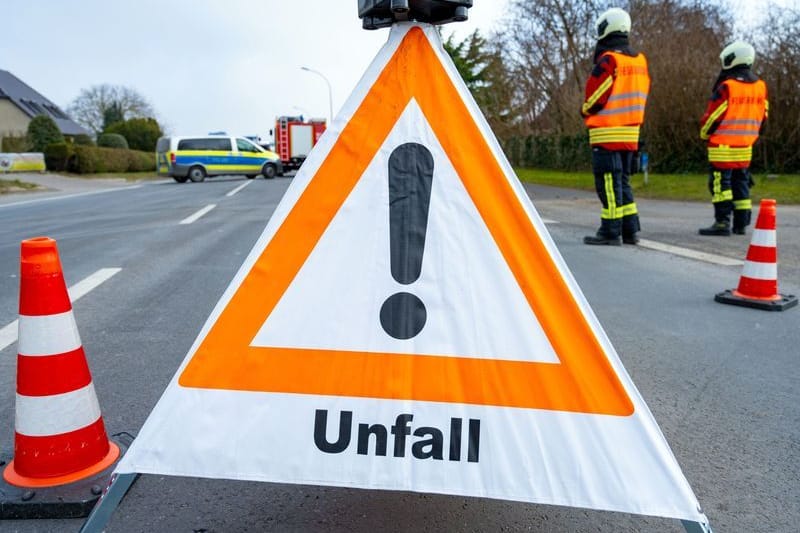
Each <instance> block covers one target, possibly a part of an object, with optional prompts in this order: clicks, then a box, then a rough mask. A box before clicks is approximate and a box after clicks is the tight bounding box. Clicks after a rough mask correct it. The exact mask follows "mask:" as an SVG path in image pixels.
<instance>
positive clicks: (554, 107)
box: [499, 0, 600, 134]
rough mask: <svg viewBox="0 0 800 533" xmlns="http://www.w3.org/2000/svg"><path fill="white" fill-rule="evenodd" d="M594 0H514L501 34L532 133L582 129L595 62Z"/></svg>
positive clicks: (575, 131) (596, 3) (596, 11)
mask: <svg viewBox="0 0 800 533" xmlns="http://www.w3.org/2000/svg"><path fill="white" fill-rule="evenodd" d="M599 8H600V2H597V1H595V0H540V1H537V2H529V1H526V0H511V2H510V3H509V7H508V10H509V14H510V16H509V17H508V18H507V19H506V22H505V26H504V27H503V28H502V31H501V33H500V34H499V37H500V39H502V41H503V49H504V50H505V53H506V55H507V58H508V59H507V60H508V64H509V68H510V70H511V73H512V77H513V79H514V80H515V85H516V93H517V104H518V105H517V109H518V110H519V112H520V113H521V114H522V119H523V121H524V122H525V123H526V124H527V125H528V132H530V133H545V132H557V133H561V134H566V133H577V132H579V131H581V130H582V127H583V126H582V121H581V118H580V114H579V113H578V110H579V109H580V103H581V100H582V95H583V84H584V82H585V80H586V75H587V73H588V71H589V69H590V68H591V55H592V54H591V52H592V49H593V47H594V40H593V39H592V37H591V27H592V25H593V22H594V19H595V18H596V17H597V15H598V13H599V11H598V9H599Z"/></svg>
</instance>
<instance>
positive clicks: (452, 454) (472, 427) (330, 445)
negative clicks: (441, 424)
mask: <svg viewBox="0 0 800 533" xmlns="http://www.w3.org/2000/svg"><path fill="white" fill-rule="evenodd" d="M412 420H414V415H412V414H410V413H404V414H399V415H397V419H396V420H395V422H394V425H393V426H391V427H386V426H384V425H383V424H368V423H360V424H358V437H357V440H358V442H357V443H356V453H358V455H369V454H370V441H372V442H373V443H374V446H373V450H372V451H373V453H374V455H376V456H386V454H387V450H388V441H389V434H390V433H391V434H392V435H394V439H393V440H394V450H393V453H392V455H393V456H394V457H405V456H406V441H407V439H406V437H409V436H411V435H413V436H412V437H411V439H416V440H414V442H413V443H412V444H411V455H412V456H413V457H415V458H416V459H437V460H440V461H441V460H443V459H444V454H445V451H447V458H448V459H449V460H450V461H461V449H462V440H463V439H462V428H463V426H464V421H463V420H462V419H461V418H451V419H450V432H449V441H448V443H447V450H445V438H444V436H445V433H444V431H442V430H441V429H439V428H435V427H428V426H423V427H418V428H415V429H414V430H413V434H412V428H411V421H412ZM327 429H328V410H327V409H317V410H316V415H315V416H314V444H316V446H317V448H318V449H319V450H320V451H322V452H325V453H342V452H343V451H345V450H346V449H347V447H348V446H350V441H351V437H352V433H353V412H352V411H341V412H340V413H339V432H338V435H339V436H338V437H337V439H336V441H335V442H329V441H328V438H327V436H326V435H327ZM370 437H374V438H372V439H371V438H370ZM480 445H481V421H480V420H476V419H472V418H470V419H469V423H468V428H467V438H466V446H467V462H470V463H477V462H478V457H479V453H480Z"/></svg>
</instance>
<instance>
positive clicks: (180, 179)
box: [172, 176, 189, 183]
mask: <svg viewBox="0 0 800 533" xmlns="http://www.w3.org/2000/svg"><path fill="white" fill-rule="evenodd" d="M172 179H174V180H175V181H177V182H178V183H186V180H188V179H189V178H188V177H186V176H172Z"/></svg>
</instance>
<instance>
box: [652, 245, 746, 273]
mask: <svg viewBox="0 0 800 533" xmlns="http://www.w3.org/2000/svg"><path fill="white" fill-rule="evenodd" d="M639 246H641V247H642V248H649V249H651V250H657V251H659V252H666V253H668V254H673V255H679V256H681V257H688V258H689V259H696V260H698V261H705V262H706V263H713V264H715V265H722V266H742V265H743V264H744V262H743V261H740V260H738V259H731V258H730V257H725V256H723V255H716V254H708V253H706V252H698V251H696V250H690V249H688V248H681V247H680V246H672V245H671V244H664V243H660V242H655V241H648V240H646V239H640V240H639Z"/></svg>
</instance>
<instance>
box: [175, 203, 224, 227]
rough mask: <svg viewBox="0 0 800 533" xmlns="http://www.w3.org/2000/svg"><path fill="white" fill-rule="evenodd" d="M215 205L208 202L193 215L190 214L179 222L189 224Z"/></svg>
mask: <svg viewBox="0 0 800 533" xmlns="http://www.w3.org/2000/svg"><path fill="white" fill-rule="evenodd" d="M215 207H217V204H208V205H207V206H205V207H204V208H202V209H200V210H199V211H197V212H196V213H194V214H193V215H190V216H188V217H186V218H184V219H183V220H181V221H180V222H179V224H191V223H192V222H196V221H197V220H198V219H199V218H200V217H202V216H203V215H205V214H206V213H208V212H209V211H211V210H212V209H214V208H215Z"/></svg>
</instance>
